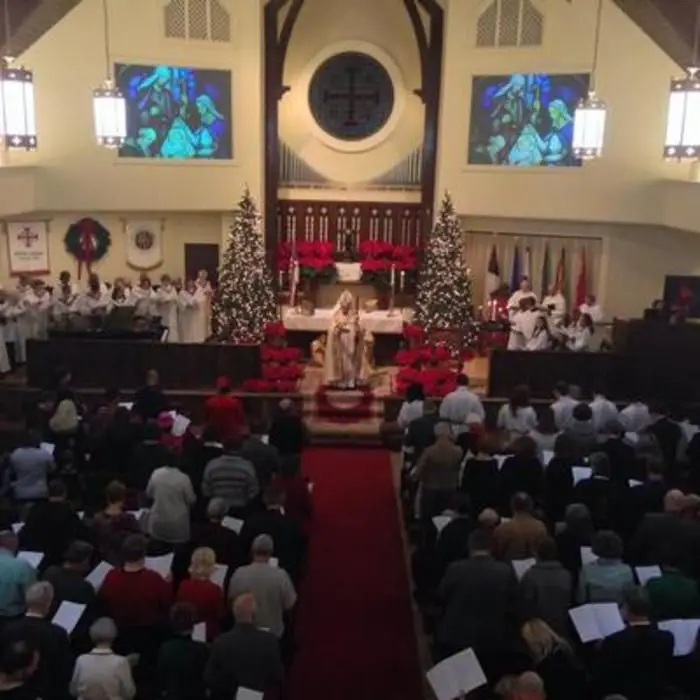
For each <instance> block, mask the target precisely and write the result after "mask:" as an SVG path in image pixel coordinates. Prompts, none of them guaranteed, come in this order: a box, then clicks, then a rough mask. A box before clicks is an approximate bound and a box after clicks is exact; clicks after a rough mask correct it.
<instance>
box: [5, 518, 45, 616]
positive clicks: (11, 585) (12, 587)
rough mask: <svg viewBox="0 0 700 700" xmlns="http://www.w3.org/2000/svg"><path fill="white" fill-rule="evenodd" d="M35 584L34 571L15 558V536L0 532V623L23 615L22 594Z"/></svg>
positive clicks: (9, 532) (6, 531)
mask: <svg viewBox="0 0 700 700" xmlns="http://www.w3.org/2000/svg"><path fill="white" fill-rule="evenodd" d="M35 582H36V570H35V569H34V567H32V566H31V565H30V564H29V563H28V562H26V561H25V560H24V559H18V558H17V535H15V533H14V532H12V531H11V530H3V531H2V532H0V623H4V622H7V621H8V620H12V619H14V618H17V617H18V616H20V615H22V614H24V611H25V602H24V593H25V591H26V590H27V589H28V588H29V586H31V585H32V584H33V583H35Z"/></svg>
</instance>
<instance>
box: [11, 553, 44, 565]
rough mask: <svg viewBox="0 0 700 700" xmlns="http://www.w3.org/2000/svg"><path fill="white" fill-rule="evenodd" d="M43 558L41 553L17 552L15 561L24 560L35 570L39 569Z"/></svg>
mask: <svg viewBox="0 0 700 700" xmlns="http://www.w3.org/2000/svg"><path fill="white" fill-rule="evenodd" d="M43 558H44V553H43V552H24V551H22V552H17V559H24V561H26V562H27V564H29V565H30V566H32V567H34V568H35V569H36V568H38V567H39V564H41V561H42V559H43Z"/></svg>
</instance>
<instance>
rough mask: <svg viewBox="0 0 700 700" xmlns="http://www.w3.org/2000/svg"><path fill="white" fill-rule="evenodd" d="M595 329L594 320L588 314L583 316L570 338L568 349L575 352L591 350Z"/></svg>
mask: <svg viewBox="0 0 700 700" xmlns="http://www.w3.org/2000/svg"><path fill="white" fill-rule="evenodd" d="M594 333H595V327H594V324H593V319H592V318H591V317H590V316H589V315H588V314H581V317H580V318H579V320H578V322H577V323H576V326H575V327H574V329H573V332H572V333H571V335H570V336H569V338H568V342H567V347H568V348H569V350H573V351H574V352H586V351H588V350H591V349H592V348H591V344H592V342H593V334H594Z"/></svg>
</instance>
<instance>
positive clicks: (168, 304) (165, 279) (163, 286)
mask: <svg viewBox="0 0 700 700" xmlns="http://www.w3.org/2000/svg"><path fill="white" fill-rule="evenodd" d="M178 298H179V295H178V292H177V289H175V287H174V286H173V283H172V280H171V279H170V276H169V275H163V276H162V277H161V278H160V287H159V289H158V291H157V292H156V294H155V302H156V312H157V315H158V316H160V322H161V323H162V324H163V325H164V326H165V327H166V328H167V329H168V342H169V343H177V342H179V332H180V330H179V326H178V318H177V310H178Z"/></svg>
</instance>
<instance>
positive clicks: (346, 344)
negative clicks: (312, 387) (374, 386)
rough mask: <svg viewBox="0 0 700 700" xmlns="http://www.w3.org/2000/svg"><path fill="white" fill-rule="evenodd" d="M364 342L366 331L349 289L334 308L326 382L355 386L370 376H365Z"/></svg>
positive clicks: (324, 375)
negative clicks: (361, 323)
mask: <svg viewBox="0 0 700 700" xmlns="http://www.w3.org/2000/svg"><path fill="white" fill-rule="evenodd" d="M364 342H365V337H364V331H363V330H362V328H361V327H360V318H359V313H358V311H357V309H356V308H355V300H354V299H353V296H352V294H350V292H349V291H347V289H346V290H345V291H344V292H343V293H342V294H341V296H340V299H339V300H338V303H337V304H336V306H335V308H334V310H333V316H332V318H331V324H330V327H329V329H328V345H327V347H326V361H325V365H324V371H323V380H324V384H326V385H334V386H338V387H340V388H343V389H352V388H354V387H356V386H357V384H358V383H359V382H362V381H363V380H365V379H367V377H366V376H363V370H364V368H365V364H364V363H363V362H362V358H363V356H364Z"/></svg>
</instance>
